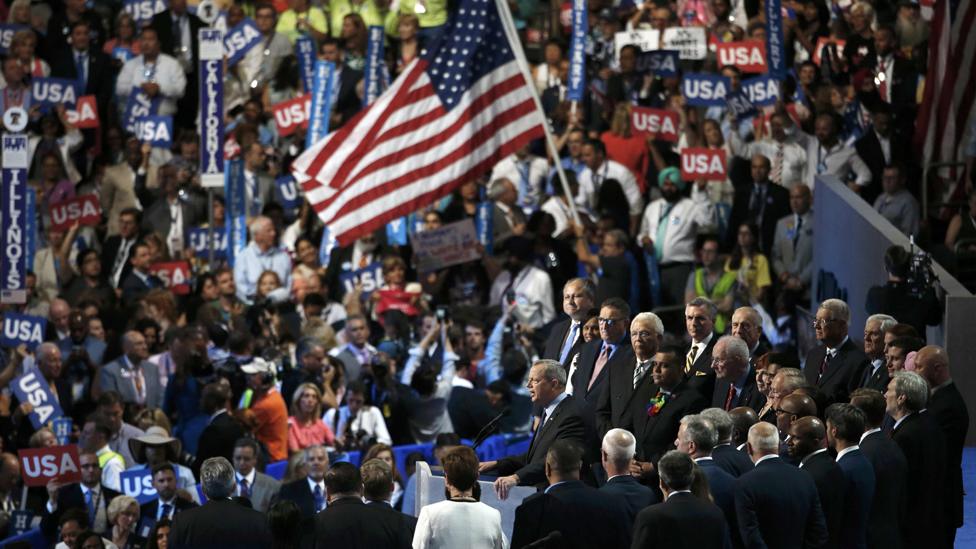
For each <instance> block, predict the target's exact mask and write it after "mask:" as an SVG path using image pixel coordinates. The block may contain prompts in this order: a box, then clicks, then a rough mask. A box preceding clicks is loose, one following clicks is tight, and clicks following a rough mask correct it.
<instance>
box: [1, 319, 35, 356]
mask: <svg viewBox="0 0 976 549" xmlns="http://www.w3.org/2000/svg"><path fill="white" fill-rule="evenodd" d="M46 327H47V319H46V318H44V317H42V316H31V315H24V314H20V313H14V312H10V311H8V312H6V313H4V314H3V333H2V334H0V345H2V346H4V347H10V348H13V347H17V346H18V345H21V344H24V345H27V348H28V349H34V348H35V347H37V346H38V345H40V344H41V343H43V342H44V329H45V328H46Z"/></svg>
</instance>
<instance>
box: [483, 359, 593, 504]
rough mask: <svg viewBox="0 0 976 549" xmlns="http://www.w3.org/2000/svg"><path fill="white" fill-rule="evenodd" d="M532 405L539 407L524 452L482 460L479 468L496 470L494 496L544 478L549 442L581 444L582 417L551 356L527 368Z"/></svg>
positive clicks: (562, 370) (503, 496)
mask: <svg viewBox="0 0 976 549" xmlns="http://www.w3.org/2000/svg"><path fill="white" fill-rule="evenodd" d="M526 385H527V386H528V388H529V395H530V396H531V397H532V405H533V408H534V409H536V410H541V417H540V418H539V421H538V422H537V423H535V429H534V431H533V432H532V442H531V443H530V444H529V449H528V451H527V452H526V453H524V454H522V455H518V456H510V457H507V458H504V459H500V460H498V461H487V462H483V463H481V464H480V466H479V472H482V473H483V472H486V471H497V473H498V475H499V476H498V479H497V480H495V492H496V493H497V494H498V499H502V500H504V499H506V498H507V497H508V491H509V490H510V489H511V488H512V487H513V486H516V485H519V486H533V485H536V484H545V482H546V472H545V463H546V452H548V451H549V447H550V446H551V445H552V443H553V442H555V441H557V440H567V441H571V442H574V443H576V444H578V445H580V447H582V444H583V419H582V418H581V417H580V415H579V411H578V410H577V408H576V403H575V401H574V400H573V395H570V394H567V393H566V369H565V368H563V366H562V364H560V363H559V362H557V361H555V360H548V359H546V360H538V361H536V362H535V364H533V365H532V369H531V370H530V371H529V380H528V382H527V383H526Z"/></svg>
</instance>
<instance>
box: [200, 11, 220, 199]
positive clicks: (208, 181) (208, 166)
mask: <svg viewBox="0 0 976 549" xmlns="http://www.w3.org/2000/svg"><path fill="white" fill-rule="evenodd" d="M199 32H200V72H199V75H200V184H201V185H202V186H203V187H204V188H207V187H220V186H221V185H222V184H223V182H224V42H223V37H222V35H221V33H220V31H219V30H214V29H200V31H199Z"/></svg>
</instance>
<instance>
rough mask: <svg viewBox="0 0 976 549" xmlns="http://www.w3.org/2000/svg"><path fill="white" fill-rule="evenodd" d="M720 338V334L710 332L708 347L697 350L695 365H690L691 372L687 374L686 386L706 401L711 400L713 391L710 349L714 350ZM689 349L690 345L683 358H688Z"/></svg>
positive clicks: (713, 380)
mask: <svg viewBox="0 0 976 549" xmlns="http://www.w3.org/2000/svg"><path fill="white" fill-rule="evenodd" d="M720 337H722V336H721V334H717V333H715V332H714V331H713V332H712V338H711V339H710V340H709V341H708V345H705V348H704V349H699V351H698V354H696V355H695V363H694V364H692V365H691V371H690V372H689V373H688V386H689V387H691V388H692V389H695V390H697V391H698V392H699V393H701V395H702V396H703V397H705V399H706V400H711V398H712V391H714V390H715V370H713V369H712V349H714V348H715V343H717V342H718V338H720ZM692 344H694V342H692ZM691 347H692V345H689V346H688V350H687V351H685V356H688V353H690V352H691Z"/></svg>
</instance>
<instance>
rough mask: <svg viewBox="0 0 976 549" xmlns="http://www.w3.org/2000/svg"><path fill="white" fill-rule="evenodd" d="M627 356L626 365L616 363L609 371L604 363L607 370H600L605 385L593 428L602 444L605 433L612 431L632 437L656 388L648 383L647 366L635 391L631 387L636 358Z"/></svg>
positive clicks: (648, 370)
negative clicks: (604, 376)
mask: <svg viewBox="0 0 976 549" xmlns="http://www.w3.org/2000/svg"><path fill="white" fill-rule="evenodd" d="M615 355H616V353H615ZM630 356H631V360H630V362H623V361H619V360H618V361H615V364H614V365H613V367H612V368H611V367H610V363H609V362H607V367H605V368H604V370H606V372H607V382H606V383H604V384H603V389H602V390H601V391H600V394H599V396H598V397H597V401H596V426H597V435H598V436H599V437H600V440H603V435H605V434H606V433H607V431H609V430H610V429H613V428H615V427H618V428H620V429H626V430H628V431H630V432H632V433H635V432H636V427H637V425H639V424H641V423H643V422H644V417H645V416H646V415H647V414H646V407H647V402H648V401H649V400H650V399H651V398H652V397H653V396H654V395H656V394H657V387H655V386H654V381H653V380H652V379H651V367H650V363H648V366H647V367H646V370H645V371H644V375H643V376H642V377H641V379H640V380H639V381H638V382H637V387H634V370H635V369H636V368H637V356H636V355H634V354H633V353H630Z"/></svg>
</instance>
